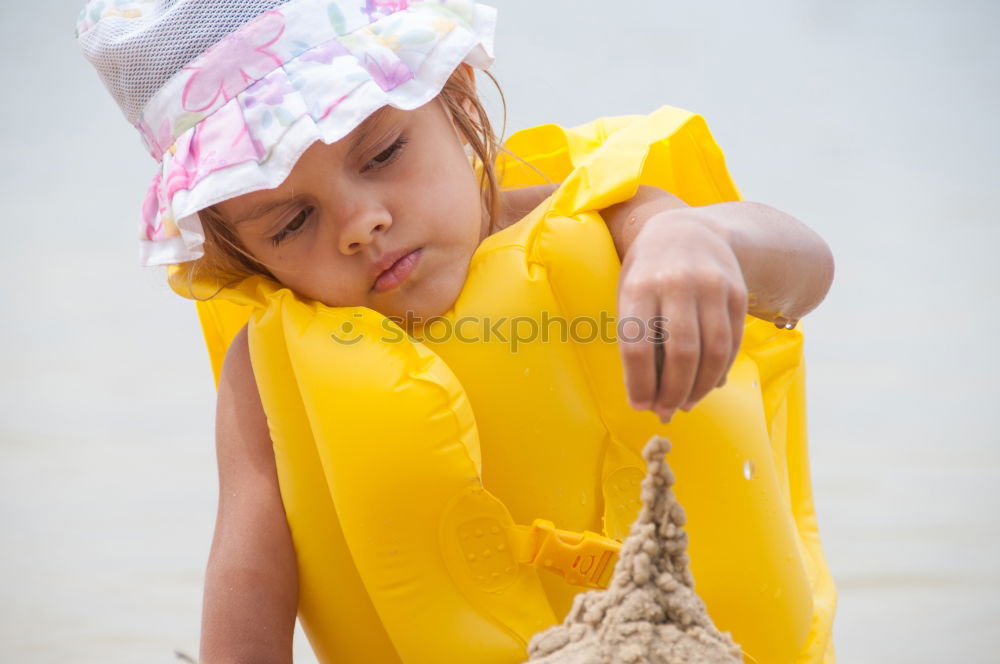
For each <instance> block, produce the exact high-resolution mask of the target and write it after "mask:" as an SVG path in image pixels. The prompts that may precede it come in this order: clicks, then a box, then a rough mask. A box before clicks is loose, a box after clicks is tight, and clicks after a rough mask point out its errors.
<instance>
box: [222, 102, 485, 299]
mask: <svg viewBox="0 0 1000 664" xmlns="http://www.w3.org/2000/svg"><path fill="white" fill-rule="evenodd" d="M216 209H217V210H218V212H219V213H220V214H221V215H222V217H223V219H225V221H226V223H227V224H229V225H230V227H232V228H233V229H234V230H235V232H236V235H237V236H238V237H239V239H240V241H241V242H242V243H243V246H244V247H246V248H247V250H248V251H249V252H250V253H251V254H253V256H254V257H255V258H257V259H258V260H259V261H260V262H262V263H263V264H264V265H266V266H267V268H268V269H269V270H270V271H271V274H273V275H274V276H275V278H277V279H278V280H279V281H280V282H281V283H282V284H283V285H285V286H287V287H288V288H291V289H292V290H294V291H296V292H297V293H298V294H300V295H302V296H304V297H307V298H310V299H313V300H319V301H320V302H323V303H324V304H326V305H329V306H365V307H369V308H371V309H374V310H376V311H378V312H380V313H382V314H384V315H387V316H400V317H403V316H406V314H407V312H410V314H411V315H413V316H418V317H423V318H427V317H430V316H434V315H438V314H440V313H443V312H445V311H447V310H448V309H449V308H450V307H451V305H452V304H453V303H454V301H455V299H456V298H457V297H458V293H459V291H460V290H461V288H462V285H463V284H464V283H465V278H466V273H467V271H468V266H469V261H470V259H471V258H472V254H473V252H474V251H475V250H476V247H477V246H478V245H479V243H480V241H481V239H482V238H483V237H485V235H486V231H487V229H486V226H487V223H488V220H487V219H486V218H485V215H484V214H483V205H482V199H481V194H480V188H479V184H478V178H477V177H476V174H475V172H474V170H473V169H472V166H471V164H470V163H469V159H468V157H467V156H466V154H465V151H464V150H463V143H462V140H461V138H460V135H459V133H458V130H457V129H456V128H455V126H454V124H453V122H452V120H451V118H450V116H449V115H448V113H447V112H446V111H445V109H444V107H443V105H442V104H441V103H439V102H437V101H433V102H431V103H429V104H426V105H425V106H423V107H421V108H418V109H417V110H414V111H400V110H397V109H394V108H390V107H386V108H383V109H382V110H380V111H379V112H377V113H375V114H373V115H372V116H371V117H369V118H368V119H367V120H366V121H365V122H364V123H362V124H361V125H360V126H359V127H358V128H357V129H355V130H354V131H352V132H351V133H350V134H348V135H347V136H346V137H344V138H343V139H341V140H339V141H337V142H336V143H333V144H332V145H326V144H324V143H322V142H317V143H314V144H313V145H312V146H311V147H310V148H309V149H308V150H306V152H305V153H303V155H302V157H301V158H300V159H299V161H298V162H297V163H296V164H295V167H294V168H293V169H292V172H291V173H290V174H289V176H288V178H287V179H286V180H285V181H284V182H283V183H281V185H280V186H278V187H277V188H275V189H268V190H263V191H255V192H251V193H248V194H243V195H241V196H237V197H235V198H232V199H229V200H227V201H225V202H223V203H220V204H219V205H217V206H216Z"/></svg>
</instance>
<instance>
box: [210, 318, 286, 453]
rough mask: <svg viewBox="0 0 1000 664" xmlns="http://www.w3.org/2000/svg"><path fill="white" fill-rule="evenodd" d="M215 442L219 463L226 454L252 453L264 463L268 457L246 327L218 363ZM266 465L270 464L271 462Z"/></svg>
mask: <svg viewBox="0 0 1000 664" xmlns="http://www.w3.org/2000/svg"><path fill="white" fill-rule="evenodd" d="M216 440H217V444H218V448H219V454H220V463H221V462H222V461H223V460H224V457H227V456H228V455H227V454H226V453H227V452H232V453H234V454H245V453H246V452H247V451H249V450H256V451H257V452H259V453H260V458H259V459H258V460H259V461H266V460H268V459H269V458H270V456H271V437H270V432H269V431H268V426H267V416H266V415H265V413H264V406H263V404H261V400H260V393H259V392H258V390H257V381H256V379H255V377H254V372H253V365H252V363H251V361H250V347H249V344H248V343H247V329H246V327H244V328H243V329H241V330H240V331H239V333H237V335H236V336H235V337H234V338H233V341H232V343H231V344H230V345H229V350H228V351H227V352H226V358H225V360H224V361H223V363H222V375H221V376H220V377H219V393H218V402H217V406H216ZM254 456H257V455H256V454H255V455H254ZM270 463H271V464H273V463H274V462H273V458H271V459H270Z"/></svg>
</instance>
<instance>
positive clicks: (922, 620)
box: [0, 0, 1000, 664]
mask: <svg viewBox="0 0 1000 664" xmlns="http://www.w3.org/2000/svg"><path fill="white" fill-rule="evenodd" d="M495 4H496V5H497V6H498V7H499V9H500V28H499V34H498V38H497V54H498V58H499V60H498V63H497V65H496V68H495V73H496V75H497V76H498V77H499V78H500V80H501V83H502V85H503V89H504V91H505V93H506V96H507V101H508V104H509V108H510V116H509V127H510V128H511V129H519V128H523V127H526V126H529V125H532V124H538V123H545V122H554V123H559V124H565V125H572V124H577V123H582V122H586V121H588V120H591V119H593V118H594V117H597V116H600V115H610V114H621V113H644V112H648V111H651V110H653V109H654V108H656V107H657V106H659V105H661V104H672V105H675V106H681V107H685V108H690V109H694V110H697V111H698V112H700V113H701V114H703V115H704V116H705V117H706V119H707V120H708V122H709V125H710V127H711V128H712V129H713V131H714V133H715V135H716V138H717V139H718V141H719V143H720V144H721V145H722V147H723V149H724V150H725V151H726V154H727V157H728V161H729V164H730V168H731V170H732V173H733V175H734V177H735V179H736V181H737V183H738V184H739V186H740V187H741V190H742V191H743V193H744V195H745V197H746V198H748V199H751V200H759V201H763V202H766V203H769V204H771V205H774V206H776V207H778V208H780V209H783V210H785V211H787V212H789V213H791V214H793V215H795V216H797V217H798V218H800V219H802V220H803V221H805V222H806V223H807V224H809V225H810V226H812V227H813V228H815V229H816V230H817V231H819V233H820V234H821V235H822V236H823V237H824V238H825V239H826V240H827V241H828V242H829V244H830V246H831V247H832V249H833V252H834V255H835V256H836V260H837V277H836V280H835V283H834V286H833V289H832V291H831V292H830V295H829V297H828V298H827V300H826V302H825V303H824V304H823V305H822V306H821V307H820V309H818V310H817V311H816V312H815V313H814V314H812V315H810V316H809V317H808V318H807V319H806V326H807V330H808V338H807V339H808V341H807V343H808V346H807V353H808V360H809V379H808V380H809V383H808V387H809V392H810V433H811V441H812V442H811V445H812V448H811V452H812V468H813V479H814V483H815V493H816V500H817V505H818V510H819V518H820V526H821V532H822V536H823V539H824V543H825V548H826V552H827V555H828V557H829V562H830V566H831V568H832V570H833V574H834V576H835V578H836V580H837V583H838V587H839V590H840V605H839V609H838V614H837V622H836V632H835V639H836V643H837V646H838V650H839V654H840V661H842V662H849V663H852V664H861V663H865V662H871V663H878V664H891V663H893V662H906V663H907V664H918V663H920V662H940V661H961V660H962V659H963V658H967V659H968V660H969V661H976V662H987V661H990V662H1000V655H998V654H997V653H998V652H1000V648H997V647H996V642H995V637H993V634H995V631H993V630H995V627H996V625H997V624H1000V599H998V596H1000V569H998V564H997V562H996V561H997V560H1000V529H998V527H997V526H998V518H997V516H996V514H997V510H998V508H1000V491H998V489H997V485H998V481H1000V451H998V449H1000V446H998V442H1000V435H998V434H1000V428H998V425H997V414H996V413H997V407H996V406H995V401H996V397H997V390H996V389H995V387H994V381H995V379H996V378H995V377H996V375H997V371H998V369H1000V362H998V351H997V343H996V339H997V334H996V327H997V323H998V316H997V312H998V307H997V305H998V299H1000V298H998V294H1000V269H998V261H997V259H996V257H995V251H996V247H997V246H998V244H1000V230H998V226H997V223H996V221H997V213H996V209H997V206H998V204H1000V196H998V193H997V192H998V188H997V185H996V183H997V182H998V180H1000V168H998V163H997V155H998V152H1000V132H998V131H997V129H996V127H995V126H994V125H993V124H992V120H994V119H995V118H997V117H1000V104H998V92H1000V88H998V78H1000V76H998V72H1000V58H998V55H1000V52H998V51H1000V47H998V40H997V39H996V35H995V31H996V26H998V25H1000V20H998V19H1000V9H998V8H1000V5H997V4H996V3H991V2H985V1H983V2H973V1H965V2H951V3H944V2H930V1H926V0H916V1H907V2H902V1H899V2H889V1H886V0H868V1H867V2H860V1H858V0H841V1H839V2H831V1H829V0H827V1H824V2H820V1H818V0H798V1H792V0H767V1H764V2H757V3H744V2H737V1H736V0H728V1H722V0H702V1H700V2H694V1H691V2H687V3H681V2H675V1H671V2H639V1H637V0H628V1H619V2H615V3H597V2H582V1H579V0H578V1H574V2H569V1H552V0H547V1H545V2H540V1H538V0H498V1H497V2H496V3H495ZM79 6H80V3H79V2H77V1H76V0H46V1H45V2H31V3H11V2H4V3H3V4H2V8H0V55H2V58H3V59H2V62H3V66H2V69H0V72H2V74H0V75H2V80H3V82H4V84H3V92H2V95H0V98H2V103H0V144H2V146H3V157H4V158H3V160H2V161H0V169H2V177H0V206H2V207H0V211H2V219H3V220H4V223H5V224H6V227H7V231H6V232H5V233H4V234H3V238H2V239H0V280H2V281H0V282H2V283H3V284H4V287H3V290H2V296H0V297H2V300H0V302H2V309H0V311H2V319H3V324H2V325H0V348H2V371H0V525H2V532H3V535H2V537H3V540H2V546H0V580H2V588H3V601H2V603H0V644H2V650H3V655H2V659H3V660H4V661H17V662H38V663H42V662H64V661H73V662H101V663H103V664H107V663H112V662H137V661H142V662H171V661H174V655H173V654H172V651H173V650H174V649H175V648H176V649H180V650H183V651H185V652H188V653H191V654H194V653H196V652H197V644H198V628H199V619H200V618H199V611H200V601H201V584H202V578H203V569H204V564H205V560H206V556H207V553H208V547H209V543H210V538H211V533H212V527H213V519H214V510H215V499H216V495H215V492H216V478H215V467H214V449H213V433H212V427H213V390H212V383H211V374H210V370H209V366H208V362H207V357H206V354H205V351H204V349H203V347H202V343H201V340H200V336H199V334H200V333H199V329H198V325H197V321H196V319H195V314H194V310H193V308H192V306H191V305H190V303H189V302H187V301H185V300H182V299H180V298H178V297H176V296H175V295H173V294H172V293H171V292H170V291H168V289H167V288H166V286H165V285H164V279H163V274H162V271H161V270H158V269H149V270H143V269H140V268H139V267H137V260H136V246H135V239H134V238H135V233H136V231H135V229H136V219H137V214H138V208H139V204H140V202H141V200H142V197H143V194H144V192H145V188H146V185H147V182H148V179H149V177H150V175H151V173H152V165H153V163H152V161H151V160H150V159H149V157H148V156H147V155H146V154H145V152H144V151H143V150H142V148H141V147H140V144H139V141H138V137H137V136H136V135H134V132H133V131H132V130H131V129H130V128H129V127H128V126H127V124H126V123H125V122H124V121H123V120H122V118H121V116H120V114H119V112H118V109H117V107H116V106H114V104H113V103H112V101H111V99H110V97H109V96H108V95H107V94H105V92H104V91H103V89H102V88H101V86H100V83H99V81H98V79H97V77H96V75H95V73H94V72H93V70H91V69H90V67H89V66H88V65H87V64H86V63H85V62H84V61H83V59H82V57H81V56H80V55H79V53H78V51H77V49H76V45H75V43H74V40H73V23H74V19H75V15H76V12H77V10H78V8H79ZM488 96H489V95H488ZM491 98H492V97H491ZM493 106H494V108H495V107H496V105H495V103H493ZM991 628H992V629H991ZM303 646H304V644H303V643H300V644H299V652H300V653H305V652H307V650H306V649H305V648H304V647H303ZM299 661H309V659H308V656H307V655H304V654H303V655H302V656H301V657H300V659H299Z"/></svg>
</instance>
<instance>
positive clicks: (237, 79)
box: [182, 11, 285, 111]
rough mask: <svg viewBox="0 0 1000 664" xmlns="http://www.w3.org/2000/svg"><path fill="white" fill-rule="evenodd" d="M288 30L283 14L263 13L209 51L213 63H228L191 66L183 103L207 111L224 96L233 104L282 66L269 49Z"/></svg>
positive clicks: (207, 54)
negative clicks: (247, 90)
mask: <svg viewBox="0 0 1000 664" xmlns="http://www.w3.org/2000/svg"><path fill="white" fill-rule="evenodd" d="M284 31H285V23H284V19H283V17H282V15H281V14H279V13H278V12H275V11H272V12H268V13H266V14H263V15H262V16H261V18H260V19H257V20H256V21H254V22H253V23H251V24H250V25H248V26H246V27H245V28H244V29H243V30H239V31H237V32H235V33H233V34H231V35H229V36H228V37H225V38H224V39H223V40H222V41H220V42H219V43H218V44H216V45H215V46H213V47H212V48H211V49H209V50H208V51H206V52H205V58H206V59H209V58H210V60H211V61H212V62H213V63H220V62H221V63H225V65H224V66H218V64H216V66H214V67H213V68H211V69H204V70H203V69H199V67H197V66H195V67H190V68H188V71H192V72H193V73H192V75H191V77H190V78H189V79H188V82H187V85H185V86H184V95H183V99H182V103H183V105H184V108H185V109H186V110H188V111H204V110H206V109H208V108H209V107H211V106H212V105H213V104H214V103H215V101H216V100H217V99H218V98H219V96H220V95H222V98H223V99H224V100H225V101H229V100H230V99H232V98H233V97H235V96H236V95H237V94H239V93H240V92H242V91H243V90H244V89H246V87H247V83H250V82H253V81H256V80H259V79H261V78H263V77H264V76H265V75H267V73H268V72H270V71H272V70H273V69H274V68H275V67H280V66H281V64H282V62H281V58H280V57H278V55H276V54H275V53H272V52H271V51H269V50H268V48H267V47H268V46H271V45H272V44H274V43H275V42H276V41H278V39H279V38H280V37H281V33H282V32H284Z"/></svg>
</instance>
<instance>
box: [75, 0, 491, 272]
mask: <svg viewBox="0 0 1000 664" xmlns="http://www.w3.org/2000/svg"><path fill="white" fill-rule="evenodd" d="M495 22H496V12H495V10H494V9H492V8H491V7H486V6H484V5H480V4H477V3H475V2H472V1H471V0H91V1H90V2H89V3H88V4H87V6H86V7H85V8H84V10H83V12H82V13H81V15H80V19H79V22H78V24H77V36H78V38H79V41H80V45H81V47H82V49H83V51H84V54H85V55H86V57H87V59H88V60H90V61H91V63H92V64H93V65H94V66H95V68H96V69H97V70H98V72H99V73H100V75H101V78H102V79H103V80H104V83H105V85H106V86H107V87H108V89H109V90H110V91H111V94H112V95H113V96H114V97H115V99H116V100H117V101H118V104H119V106H121V108H122V111H123V112H124V114H125V117H126V118H127V119H128V121H129V122H130V123H132V124H133V125H134V126H135V127H136V128H137V129H138V130H139V133H140V134H141V135H142V139H143V143H144V144H145V146H146V148H147V150H148V151H149V152H150V154H152V155H153V157H154V158H155V159H156V160H157V161H158V162H159V168H158V169H157V172H156V174H155V175H154V177H153V181H152V183H151V185H150V187H149V192H148V193H147V195H146V199H145V201H144V203H143V206H142V223H141V227H140V228H141V230H140V236H139V240H140V259H141V262H142V264H143V265H170V264H176V263H182V262H185V261H190V260H194V259H196V258H198V257H200V256H201V255H202V254H203V253H204V249H203V243H204V239H205V236H204V231H203V230H202V226H201V222H200V220H199V219H198V211H199V210H202V209H204V208H206V207H209V206H211V205H214V204H216V203H219V202H221V201H223V200H225V199H227V198H232V197H233V196H238V195H240V194H244V193H247V192H250V191H257V190H260V189H270V188H273V187H276V186H278V185H279V184H281V182H282V181H283V180H284V179H285V178H286V177H287V176H288V173H289V172H290V171H291V169H292V166H294V164H295V162H296V161H297V160H298V158H299V156H300V155H301V154H302V153H303V152H304V151H305V150H306V148H308V147H309V146H310V145H311V144H312V143H314V142H315V141H317V140H322V141H324V142H326V143H332V142H334V141H336V140H338V139H340V138H343V137H344V136H345V135H346V134H348V133H349V132H350V131H351V130H353V129H354V128H355V127H357V126H358V125H359V124H360V123H361V122H362V121H364V119H365V118H367V117H368V116H369V115H371V114H372V113H373V112H374V111H376V110H378V109H379V108H381V107H383V106H386V105H391V106H394V107H396V108H399V109H403V110H411V109H414V108H417V107H419V106H422V105H423V104H426V103H427V102H429V101H430V100H431V99H433V98H434V97H435V96H436V95H437V94H438V93H439V92H440V91H441V89H442V87H443V86H444V83H445V82H446V81H447V79H448V77H449V76H450V75H451V73H452V72H453V71H454V70H455V68H456V67H458V66H459V65H460V64H461V63H463V62H464V63H467V64H469V65H472V66H473V67H478V68H480V69H485V68H487V67H489V66H490V64H492V62H493V55H492V51H493V31H494V26H495Z"/></svg>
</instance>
